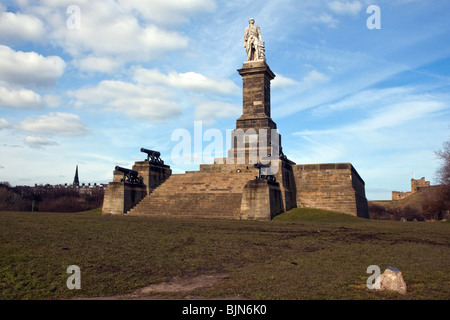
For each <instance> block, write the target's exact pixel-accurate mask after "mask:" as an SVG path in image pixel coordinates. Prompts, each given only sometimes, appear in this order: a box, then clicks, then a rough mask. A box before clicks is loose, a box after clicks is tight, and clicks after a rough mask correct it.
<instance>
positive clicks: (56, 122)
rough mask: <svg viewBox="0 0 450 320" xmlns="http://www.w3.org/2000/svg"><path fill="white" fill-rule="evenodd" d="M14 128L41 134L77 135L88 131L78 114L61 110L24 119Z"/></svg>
mask: <svg viewBox="0 0 450 320" xmlns="http://www.w3.org/2000/svg"><path fill="white" fill-rule="evenodd" d="M16 128H18V129H21V130H24V131H28V132H33V133H41V134H60V135H70V136H79V135H85V134H87V133H88V129H87V128H86V126H85V125H84V124H83V122H82V121H81V119H80V117H79V116H77V115H75V114H72V113H62V112H56V113H49V114H46V115H41V116H38V117H36V118H28V119H25V120H24V121H22V122H21V123H20V124H18V125H17V126H16Z"/></svg>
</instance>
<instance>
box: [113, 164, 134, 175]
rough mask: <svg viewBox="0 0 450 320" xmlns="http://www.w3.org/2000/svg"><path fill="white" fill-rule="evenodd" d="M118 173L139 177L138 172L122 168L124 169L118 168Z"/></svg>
mask: <svg viewBox="0 0 450 320" xmlns="http://www.w3.org/2000/svg"><path fill="white" fill-rule="evenodd" d="M116 171H120V172H123V173H125V174H129V175H130V176H132V177H137V175H138V172H137V171H136V170H131V169H127V168H122V167H119V166H116Z"/></svg>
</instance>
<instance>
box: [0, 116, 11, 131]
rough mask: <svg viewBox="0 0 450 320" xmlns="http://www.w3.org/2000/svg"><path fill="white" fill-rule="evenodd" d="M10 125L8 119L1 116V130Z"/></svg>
mask: <svg viewBox="0 0 450 320" xmlns="http://www.w3.org/2000/svg"><path fill="white" fill-rule="evenodd" d="M8 127H9V123H8V121H6V120H5V119H3V118H0V130H1V129H5V128H8Z"/></svg>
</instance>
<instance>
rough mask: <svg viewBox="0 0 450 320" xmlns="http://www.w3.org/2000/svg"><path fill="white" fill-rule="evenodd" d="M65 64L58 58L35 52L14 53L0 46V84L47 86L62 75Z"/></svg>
mask: <svg viewBox="0 0 450 320" xmlns="http://www.w3.org/2000/svg"><path fill="white" fill-rule="evenodd" d="M65 67H66V63H65V62H64V60H62V59H61V58H60V57H57V56H49V57H44V56H42V55H40V54H38V53H36V52H22V51H14V50H12V49H11V48H9V47H7V46H4V45H0V82H3V83H7V84H9V85H19V86H24V85H25V86H26V85H33V86H36V87H43V86H49V85H52V84H54V83H55V82H56V80H57V79H58V78H59V77H60V76H61V75H62V74H63V72H64V68H65Z"/></svg>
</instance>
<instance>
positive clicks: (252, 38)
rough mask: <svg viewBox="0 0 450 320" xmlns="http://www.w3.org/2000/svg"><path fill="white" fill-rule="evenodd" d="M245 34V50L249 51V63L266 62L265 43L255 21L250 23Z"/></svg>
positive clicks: (251, 20) (252, 20)
mask: <svg viewBox="0 0 450 320" xmlns="http://www.w3.org/2000/svg"><path fill="white" fill-rule="evenodd" d="M248 23H249V24H248V26H247V27H246V28H245V33H244V48H245V50H246V51H247V61H255V60H264V59H265V54H264V41H263V40H262V36H261V30H260V29H259V26H255V19H253V18H251V19H250V20H249V21H248Z"/></svg>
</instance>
